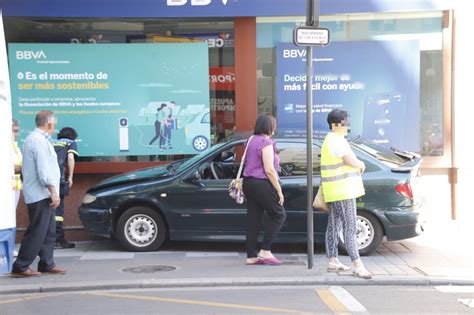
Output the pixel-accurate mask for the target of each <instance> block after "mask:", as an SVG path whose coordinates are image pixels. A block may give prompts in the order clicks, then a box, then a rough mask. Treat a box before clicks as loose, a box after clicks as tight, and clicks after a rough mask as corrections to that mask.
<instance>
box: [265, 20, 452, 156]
mask: <svg viewBox="0 0 474 315" xmlns="http://www.w3.org/2000/svg"><path fill="white" fill-rule="evenodd" d="M304 24H305V17H284V18H279V17H278V18H274V17H272V18H266V17H262V18H257V78H258V105H259V112H270V113H273V114H274V115H278V113H279V110H278V108H277V104H280V103H279V102H278V97H282V92H281V91H278V90H276V89H277V80H279V79H280V77H279V76H278V74H277V72H278V70H279V69H277V67H278V64H279V63H280V64H282V61H281V60H279V59H278V58H279V57H277V53H278V52H279V50H278V49H279V48H278V47H280V46H281V45H282V43H288V44H291V43H292V42H293V30H294V28H295V27H297V26H303V25H304ZM320 26H321V27H326V28H329V30H330V42H331V43H333V45H337V43H358V42H364V43H371V42H383V43H386V42H400V41H417V42H418V43H419V59H418V60H419V65H416V66H417V67H418V66H419V83H418V82H417V84H419V85H417V90H416V92H417V94H416V95H419V101H417V102H416V103H413V104H412V103H410V104H406V106H418V107H419V111H418V113H417V119H416V121H413V120H411V121H409V122H408V121H403V120H399V121H398V124H399V125H398V126H396V128H399V130H403V129H406V128H408V126H407V124H416V128H417V129H418V130H417V132H416V134H418V135H419V141H417V148H418V149H417V150H416V151H417V152H419V153H421V154H422V155H424V156H441V155H443V154H446V153H447V152H445V150H446V148H444V146H443V144H444V140H445V139H444V138H443V135H444V134H445V133H444V131H445V130H444V124H443V119H444V117H443V112H444V111H443V13H442V12H423V13H413V12H412V13H390V14H388V13H375V14H354V15H333V16H322V17H321V18H320ZM329 46H331V44H330V45H329ZM284 47H285V46H284ZM347 47H352V46H347ZM318 49H323V50H324V48H315V50H318ZM399 59H400V58H399ZM402 59H403V57H402ZM409 60H411V59H408V58H407V60H406V63H409ZM397 62H399V63H400V64H401V65H402V68H403V67H409V66H410V65H404V61H403V60H397ZM316 67H318V64H315V72H317V71H318V70H317V69H316ZM400 71H401V70H400ZM303 74H304V73H303ZM316 95H317V94H316ZM290 105H291V106H290ZM363 105H364V104H360V105H357V106H359V107H358V108H361V111H363V108H362V106H363ZM280 106H285V111H286V110H287V108H286V107H287V106H288V107H289V108H288V110H292V106H293V104H286V103H285V104H280ZM366 106H367V105H366ZM417 110H418V108H417ZM355 111H357V110H355ZM356 116H357V114H356ZM324 127H325V126H324ZM325 128H327V127H325ZM380 129H381V128H379V131H380ZM418 131H419V132H418ZM408 136H409V135H408Z"/></svg>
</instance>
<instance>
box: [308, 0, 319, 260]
mask: <svg viewBox="0 0 474 315" xmlns="http://www.w3.org/2000/svg"><path fill="white" fill-rule="evenodd" d="M315 2H316V3H315ZM306 8H307V12H306V26H312V27H318V26H319V0H308V2H307V6H306ZM306 69H307V71H306V161H307V163H306V165H307V170H306V173H307V180H306V186H307V187H308V188H307V191H308V193H307V208H306V210H307V229H308V233H307V234H308V269H313V258H314V222H313V218H314V216H313V46H307V47H306Z"/></svg>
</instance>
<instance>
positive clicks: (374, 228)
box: [339, 211, 383, 256]
mask: <svg viewBox="0 0 474 315" xmlns="http://www.w3.org/2000/svg"><path fill="white" fill-rule="evenodd" d="M356 226H357V244H358V245H359V254H360V255H361V256H366V255H370V254H372V253H373V252H374V251H375V250H376V249H377V247H378V246H379V245H380V243H381V242H382V239H383V228H382V225H381V224H380V221H379V220H378V219H377V218H376V217H375V216H374V215H373V214H370V213H367V212H364V211H361V212H358V213H357V223H356ZM339 250H340V251H341V252H343V253H344V254H347V250H346V247H345V244H344V239H343V237H342V232H341V233H340V234H339Z"/></svg>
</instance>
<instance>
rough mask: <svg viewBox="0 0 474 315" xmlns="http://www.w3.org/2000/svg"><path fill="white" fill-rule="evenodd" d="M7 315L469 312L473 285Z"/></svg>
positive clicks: (7, 309)
mask: <svg viewBox="0 0 474 315" xmlns="http://www.w3.org/2000/svg"><path fill="white" fill-rule="evenodd" d="M0 310H1V311H0V313H1V314H2V315H9V314H14V315H18V314H35V315H40V314H45V315H46V314H47V315H50V314H101V315H103V314H193V315H196V314H348V313H359V314H387V313H390V314H446V313H449V314H474V287H473V286H470V287H469V286H465V287H463V286H444V287H429V286H422V287H408V286H330V287H323V286H321V287H313V286H298V287H295V286H275V287H221V288H219V287H217V288H175V289H153V290H151V289H149V290H116V291H88V292H84V291H82V292H67V293H38V294H27V295H2V296H0Z"/></svg>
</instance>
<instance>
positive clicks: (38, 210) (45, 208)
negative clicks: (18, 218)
mask: <svg viewBox="0 0 474 315" xmlns="http://www.w3.org/2000/svg"><path fill="white" fill-rule="evenodd" d="M26 206H27V207H28V216H29V219H30V224H29V225H28V228H27V229H26V232H25V234H24V235H23V239H22V240H21V246H20V250H19V252H18V257H17V259H16V261H15V263H14V264H13V270H14V271H20V272H21V271H26V270H27V269H28V268H29V266H30V265H31V263H33V261H34V260H35V259H36V256H39V257H40V260H39V262H38V270H39V271H47V270H50V269H52V268H54V267H55V264H54V258H53V252H54V240H55V239H56V222H55V211H54V209H52V208H51V199H50V198H47V199H43V200H40V201H38V202H35V203H30V204H27V205H26Z"/></svg>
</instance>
